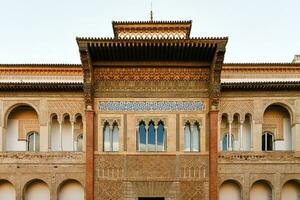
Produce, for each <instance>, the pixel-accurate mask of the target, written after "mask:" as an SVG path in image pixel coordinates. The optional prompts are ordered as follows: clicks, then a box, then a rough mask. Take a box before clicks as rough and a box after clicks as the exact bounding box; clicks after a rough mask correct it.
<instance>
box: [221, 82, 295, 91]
mask: <svg viewBox="0 0 300 200" xmlns="http://www.w3.org/2000/svg"><path fill="white" fill-rule="evenodd" d="M299 89H300V81H266V82H231V83H229V82H227V83H221V90H222V91H231V90H244V91H270V90H299Z"/></svg>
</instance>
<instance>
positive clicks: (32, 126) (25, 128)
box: [18, 119, 40, 140]
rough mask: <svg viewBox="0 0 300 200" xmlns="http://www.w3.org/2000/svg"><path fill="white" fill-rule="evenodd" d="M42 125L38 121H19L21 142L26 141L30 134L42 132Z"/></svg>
mask: <svg viewBox="0 0 300 200" xmlns="http://www.w3.org/2000/svg"><path fill="white" fill-rule="evenodd" d="M39 130H40V124H39V121H38V120H36V119H24V120H19V131H18V133H19V138H18V139H19V140H26V137H27V134H28V133H29V132H33V131H34V132H40V131H39Z"/></svg>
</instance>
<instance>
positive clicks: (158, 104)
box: [99, 101, 205, 111]
mask: <svg viewBox="0 0 300 200" xmlns="http://www.w3.org/2000/svg"><path fill="white" fill-rule="evenodd" d="M204 108H205V106H204V103H203V102H202V101H102V102H99V110H102V111H157V110H158V111H160V110H163V111H199V110H200V111H201V110H204Z"/></svg>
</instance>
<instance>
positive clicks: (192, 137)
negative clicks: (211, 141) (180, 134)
mask: <svg viewBox="0 0 300 200" xmlns="http://www.w3.org/2000/svg"><path fill="white" fill-rule="evenodd" d="M199 144H200V128H199V123H198V122H197V121H196V122H195V123H194V124H191V123H190V122H189V121H187V122H186V124H185V127H184V151H200V148H199Z"/></svg>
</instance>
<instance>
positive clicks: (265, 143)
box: [261, 132, 274, 151]
mask: <svg viewBox="0 0 300 200" xmlns="http://www.w3.org/2000/svg"><path fill="white" fill-rule="evenodd" d="M261 149H262V150H263V151H273V149H274V138H273V134H272V133H271V132H265V133H264V134H263V135H262V138H261Z"/></svg>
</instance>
